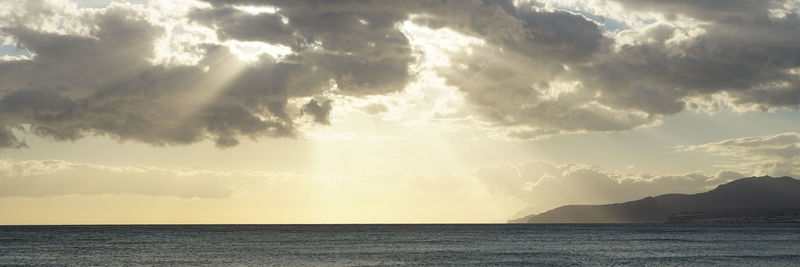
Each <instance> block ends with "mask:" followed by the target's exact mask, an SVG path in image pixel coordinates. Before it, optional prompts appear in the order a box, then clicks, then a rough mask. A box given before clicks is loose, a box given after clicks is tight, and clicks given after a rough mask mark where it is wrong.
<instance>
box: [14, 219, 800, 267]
mask: <svg viewBox="0 0 800 267" xmlns="http://www.w3.org/2000/svg"><path fill="white" fill-rule="evenodd" d="M0 264H3V265H6V264H14V265H16V264H20V265H38V264H44V265H65V264H66V265H154V264H156V265H164V264H166V265H265V264H266V265H444V264H447V265H573V264H578V265H606V266H607V265H751V266H752V265H759V266H781V265H794V266H800V225H798V224H755V225H682V224H681V225H668V224H667V225H663V224H658V225H519V224H496V225H171V226H164V225H152V226H1V227H0Z"/></svg>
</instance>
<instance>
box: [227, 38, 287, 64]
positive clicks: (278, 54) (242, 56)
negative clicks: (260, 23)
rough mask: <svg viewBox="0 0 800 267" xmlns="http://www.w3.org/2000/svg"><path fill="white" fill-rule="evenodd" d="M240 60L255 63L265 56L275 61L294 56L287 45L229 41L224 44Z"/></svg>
mask: <svg viewBox="0 0 800 267" xmlns="http://www.w3.org/2000/svg"><path fill="white" fill-rule="evenodd" d="M223 44H224V45H225V46H227V47H228V48H229V49H230V51H231V53H233V54H234V55H236V56H237V57H239V60H241V61H244V62H248V63H253V62H257V61H259V60H260V59H261V56H263V55H269V56H270V57H272V58H273V59H275V61H280V59H282V58H284V57H286V56H287V55H290V54H292V49H291V48H290V47H288V46H285V45H273V44H268V43H264V42H253V41H237V40H228V41H225V42H224V43H223Z"/></svg>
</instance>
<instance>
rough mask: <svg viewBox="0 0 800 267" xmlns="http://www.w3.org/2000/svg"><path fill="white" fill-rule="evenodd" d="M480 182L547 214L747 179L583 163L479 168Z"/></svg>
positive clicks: (728, 174)
mask: <svg viewBox="0 0 800 267" xmlns="http://www.w3.org/2000/svg"><path fill="white" fill-rule="evenodd" d="M474 175H475V177H477V179H478V180H479V181H480V182H481V183H482V184H483V185H485V186H486V187H487V188H488V189H489V190H490V191H491V192H493V193H495V194H498V195H504V196H508V197H512V198H515V199H518V200H521V201H523V202H525V203H526V204H528V205H532V206H533V209H535V212H543V211H546V210H549V209H552V208H556V207H558V206H562V205H573V204H603V203H617V202H624V201H630V200H635V199H639V198H643V197H646V196H656V195H660V194H667V193H698V192H703V191H707V190H710V189H712V188H713V186H716V185H719V184H722V183H725V182H727V181H730V180H732V179H737V178H742V177H744V175H742V174H740V173H737V172H732V171H726V172H720V173H718V174H716V175H713V176H710V175H704V174H702V173H686V174H667V175H652V174H627V173H620V172H617V171H613V170H608V169H603V168H600V167H596V166H588V165H584V164H575V163H570V164H554V163H549V162H540V161H537V162H525V163H521V164H515V165H496V166H490V167H483V168H479V169H477V170H476V171H475V173H474Z"/></svg>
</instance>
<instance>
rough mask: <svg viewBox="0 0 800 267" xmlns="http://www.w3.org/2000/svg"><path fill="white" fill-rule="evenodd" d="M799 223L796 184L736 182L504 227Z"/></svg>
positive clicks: (579, 208)
mask: <svg viewBox="0 0 800 267" xmlns="http://www.w3.org/2000/svg"><path fill="white" fill-rule="evenodd" d="M788 221H791V222H795V221H800V180H796V179H794V178H791V177H779V178H772V177H769V176H762V177H749V178H742V179H738V180H735V181H732V182H729V183H727V184H722V185H719V186H717V188H715V189H714V190H711V191H708V192H704V193H698V194H691V195H690V194H666V195H660V196H656V197H646V198H643V199H640V200H635V201H629V202H624V203H616V204H607V205H569V206H562V207H559V208H555V209H552V210H550V211H547V212H544V213H540V214H535V215H529V216H526V217H523V218H519V219H515V220H511V221H509V222H510V223H663V222H788Z"/></svg>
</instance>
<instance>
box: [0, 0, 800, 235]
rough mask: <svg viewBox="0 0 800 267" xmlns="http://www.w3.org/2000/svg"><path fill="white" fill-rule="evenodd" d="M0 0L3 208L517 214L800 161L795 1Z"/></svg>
mask: <svg viewBox="0 0 800 267" xmlns="http://www.w3.org/2000/svg"><path fill="white" fill-rule="evenodd" d="M312 2H313V1H308V2H307V1H289V2H281V1H268V0H264V1H256V0H236V1H216V0H181V1H167V0H163V1H162V0H150V1H88V0H86V1H84V0H79V1H68V0H36V1H28V0H11V2H10V4H6V5H3V6H2V7H0V214H2V215H3V216H0V224H126V223H135V224H138V223H440V222H476V223H493V222H504V221H506V220H508V219H512V218H516V217H521V216H524V215H527V214H530V213H536V212H542V211H546V210H549V209H552V208H555V207H558V206H560V205H566V204H595V203H611V202H620V201H627V200H633V199H637V198H641V197H645V196H651V195H658V194H663V193H673V192H677V193H694V192H701V191H706V190H708V189H711V188H713V187H714V186H716V185H718V184H721V183H724V182H727V181H730V180H732V179H736V178H741V177H745V176H752V175H773V176H782V175H796V174H798V173H800V172H799V171H798V170H800V166H798V164H797V163H796V162H798V160H800V132H798V131H800V113H798V111H797V106H798V104H800V55H798V54H797V51H798V49H800V38H796V36H800V30H798V29H800V27H798V26H800V19H798V9H799V8H800V4H798V1H794V0H788V1H741V2H736V3H728V2H725V3H724V4H721V5H713V4H712V3H711V2H702V3H700V2H698V3H695V2H686V1H678V0H675V1H658V2H638V1H628V0H613V1H599V0H598V1H595V0H546V1H537V2H529V1H496V2H491V3H484V2H483V1H440V2H429V1H352V2H351V1H336V2H333V1H332V2H321V3H312Z"/></svg>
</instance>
